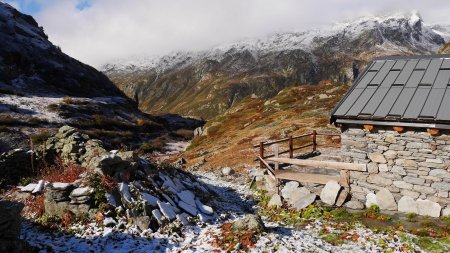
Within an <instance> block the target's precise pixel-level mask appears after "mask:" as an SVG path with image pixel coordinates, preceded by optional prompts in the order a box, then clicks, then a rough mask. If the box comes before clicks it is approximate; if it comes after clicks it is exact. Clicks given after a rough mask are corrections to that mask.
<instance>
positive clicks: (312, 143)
mask: <svg viewBox="0 0 450 253" xmlns="http://www.w3.org/2000/svg"><path fill="white" fill-rule="evenodd" d="M318 136H324V137H330V138H332V137H338V140H339V143H340V142H341V136H340V135H339V134H325V133H317V131H316V130H314V131H312V132H311V133H306V134H302V135H297V136H289V137H287V138H283V139H279V140H275V141H269V142H260V143H259V144H256V145H254V146H253V147H254V148H259V157H260V158H262V160H264V159H266V158H270V157H274V156H275V154H272V155H267V154H265V147H267V146H271V145H274V144H279V143H284V142H287V144H288V149H287V150H283V151H279V152H278V155H282V154H287V153H289V158H294V151H297V150H301V149H305V148H307V147H312V151H313V152H314V151H317V147H318V146H321V147H326V146H330V145H326V144H320V145H319V144H318V143H317V137H318ZM304 138H310V143H307V144H303V145H301V146H298V147H296V146H295V145H294V141H295V140H299V139H304ZM331 146H336V145H331ZM259 160H260V166H261V168H263V167H266V166H265V165H264V164H263V162H262V161H261V159H259Z"/></svg>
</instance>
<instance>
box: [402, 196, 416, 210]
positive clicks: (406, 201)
mask: <svg viewBox="0 0 450 253" xmlns="http://www.w3.org/2000/svg"><path fill="white" fill-rule="evenodd" d="M398 211H399V212H402V213H419V211H418V210H417V202H416V201H415V200H414V199H413V198H411V197H409V196H403V197H402V198H401V199H400V200H399V201H398Z"/></svg>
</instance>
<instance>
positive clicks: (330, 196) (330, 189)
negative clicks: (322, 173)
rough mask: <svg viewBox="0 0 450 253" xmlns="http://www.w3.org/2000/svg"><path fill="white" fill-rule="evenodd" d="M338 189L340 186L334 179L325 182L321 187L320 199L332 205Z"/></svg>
mask: <svg viewBox="0 0 450 253" xmlns="http://www.w3.org/2000/svg"><path fill="white" fill-rule="evenodd" d="M340 190H341V186H340V185H339V184H338V182H336V181H334V180H331V181H328V182H327V183H326V184H325V187H324V188H323V189H322V192H321V193H320V199H321V200H322V201H323V202H324V203H325V204H328V205H330V206H332V205H334V203H336V198H337V196H338V194H339V191H340Z"/></svg>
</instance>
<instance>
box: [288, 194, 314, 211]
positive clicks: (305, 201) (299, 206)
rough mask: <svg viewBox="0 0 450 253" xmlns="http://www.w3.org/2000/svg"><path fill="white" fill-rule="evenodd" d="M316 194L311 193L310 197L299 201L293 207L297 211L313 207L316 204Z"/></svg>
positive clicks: (307, 196)
mask: <svg viewBox="0 0 450 253" xmlns="http://www.w3.org/2000/svg"><path fill="white" fill-rule="evenodd" d="M316 197H317V196H316V194H314V193H309V194H308V195H306V196H304V197H302V198H300V199H298V200H297V201H296V202H295V203H294V204H293V205H292V207H294V208H296V209H297V210H300V209H303V208H306V207H307V206H309V205H311V204H312V203H314V201H315V200H316Z"/></svg>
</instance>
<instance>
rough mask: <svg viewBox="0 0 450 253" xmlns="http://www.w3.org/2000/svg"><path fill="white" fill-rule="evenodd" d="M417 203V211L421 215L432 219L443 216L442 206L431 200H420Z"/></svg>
mask: <svg viewBox="0 0 450 253" xmlns="http://www.w3.org/2000/svg"><path fill="white" fill-rule="evenodd" d="M416 203H417V211H418V213H419V214H420V215H428V216H431V217H436V218H437V217H439V216H440V215H441V208H442V207H441V205H439V204H438V203H436V202H433V201H431V200H428V199H426V200H422V199H418V200H417V201H416Z"/></svg>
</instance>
